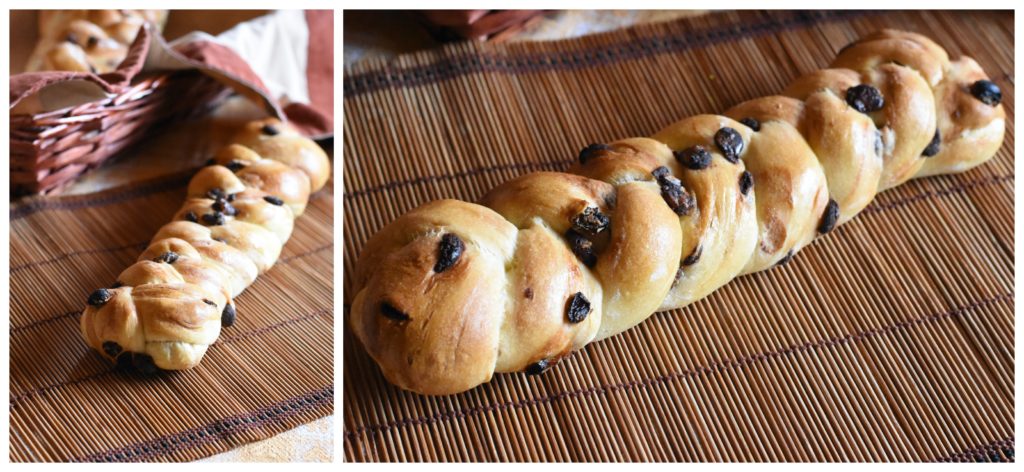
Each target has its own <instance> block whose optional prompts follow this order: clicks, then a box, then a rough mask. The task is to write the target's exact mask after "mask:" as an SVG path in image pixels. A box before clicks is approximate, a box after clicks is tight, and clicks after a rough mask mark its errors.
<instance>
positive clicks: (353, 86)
mask: <svg viewBox="0 0 1024 472" xmlns="http://www.w3.org/2000/svg"><path fill="white" fill-rule="evenodd" d="M871 13H872V12H864V11H824V12H823V11H796V12H773V13H766V14H759V15H757V17H759V18H765V17H767V18H766V19H762V20H761V21H749V22H743V23H733V24H728V25H723V26H718V27H714V28H705V29H697V30H688V31H686V32H685V33H683V34H679V35H674V36H665V37H649V38H640V39H630V40H629V41H625V42H621V43H619V44H612V45H608V46H607V47H602V48H600V49H585V50H581V51H564V52H553V53H547V54H533V55H519V56H517V57H514V58H509V57H498V56H493V55H488V54H476V55H458V56H455V57H452V58H450V59H447V60H444V61H441V62H437V63H433V64H429V65H424V66H419V67H410V68H407V69H399V70H391V71H373V72H366V73H359V74H353V75H351V76H346V77H345V78H344V79H343V81H342V84H343V85H342V87H343V88H344V97H345V98H350V97H355V96H358V95H362V94H366V93H371V92H375V91H377V90H381V89H385V88H392V87H398V88H402V87H414V86H418V85H424V84H430V83H435V82H439V81H443V80H448V79H451V78H454V77H458V76H461V75H465V74H472V73H477V72H500V73H529V72H539V71H550V70H566V69H578V68H581V67H593V66H596V65H604V64H613V63H617V62H622V61H627V60H631V59H637V58H641V57H647V56H652V55H656V54H666V53H677V52H680V51H685V50H688V49H692V48H696V47H703V46H709V45H713V44H718V43H722V42H726V41H735V40H737V39H742V38H751V37H756V36H761V35H765V34H773V33H778V32H781V31H785V30H789V29H794V28H801V27H807V26H811V25H814V24H817V23H822V22H828V21H836V20H850V19H854V18H857V17H861V16H865V15H868V14H871ZM750 16H753V15H750V14H747V15H745V16H744V19H746V20H750Z"/></svg>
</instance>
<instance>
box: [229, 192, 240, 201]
mask: <svg viewBox="0 0 1024 472" xmlns="http://www.w3.org/2000/svg"><path fill="white" fill-rule="evenodd" d="M235 195H238V194H237V193H229V194H228V201H229V202H233V201H235Z"/></svg>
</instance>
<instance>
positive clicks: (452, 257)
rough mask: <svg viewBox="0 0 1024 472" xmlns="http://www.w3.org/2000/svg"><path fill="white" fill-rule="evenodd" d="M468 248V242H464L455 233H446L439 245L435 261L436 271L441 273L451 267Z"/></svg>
mask: <svg viewBox="0 0 1024 472" xmlns="http://www.w3.org/2000/svg"><path fill="white" fill-rule="evenodd" d="M465 250H466V243H463V242H462V239H460V238H459V237H458V236H456V235H455V234H454V233H446V234H445V235H444V236H441V244H438V246H437V262H436V263H434V272H437V273H441V272H444V271H446V270H448V269H450V268H451V267H452V266H453V265H455V263H456V262H459V257H461V256H462V253H463V252H464V251H465Z"/></svg>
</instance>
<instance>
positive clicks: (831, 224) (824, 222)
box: [818, 198, 839, 234]
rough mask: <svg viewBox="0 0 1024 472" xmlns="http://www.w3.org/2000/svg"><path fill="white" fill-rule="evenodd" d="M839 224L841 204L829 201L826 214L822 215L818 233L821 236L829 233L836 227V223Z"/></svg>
mask: <svg viewBox="0 0 1024 472" xmlns="http://www.w3.org/2000/svg"><path fill="white" fill-rule="evenodd" d="M838 222H839V203H837V202H836V201H835V200H833V199H831V198H830V199H829V200H828V205H825V212H824V213H823V214H822V215H821V223H820V224H819V225H818V232H819V233H821V234H825V233H828V232H829V231H832V229H833V228H835V227H836V223H838Z"/></svg>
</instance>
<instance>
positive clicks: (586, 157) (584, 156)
mask: <svg viewBox="0 0 1024 472" xmlns="http://www.w3.org/2000/svg"><path fill="white" fill-rule="evenodd" d="M611 148H612V147H611V146H609V145H607V144H601V143H591V144H588V145H587V147H585V148H583V149H582V150H580V155H579V159H580V164H586V163H587V162H588V161H590V160H591V159H593V158H595V157H597V156H598V155H599V154H600V153H601V152H602V151H608V150H611Z"/></svg>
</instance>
